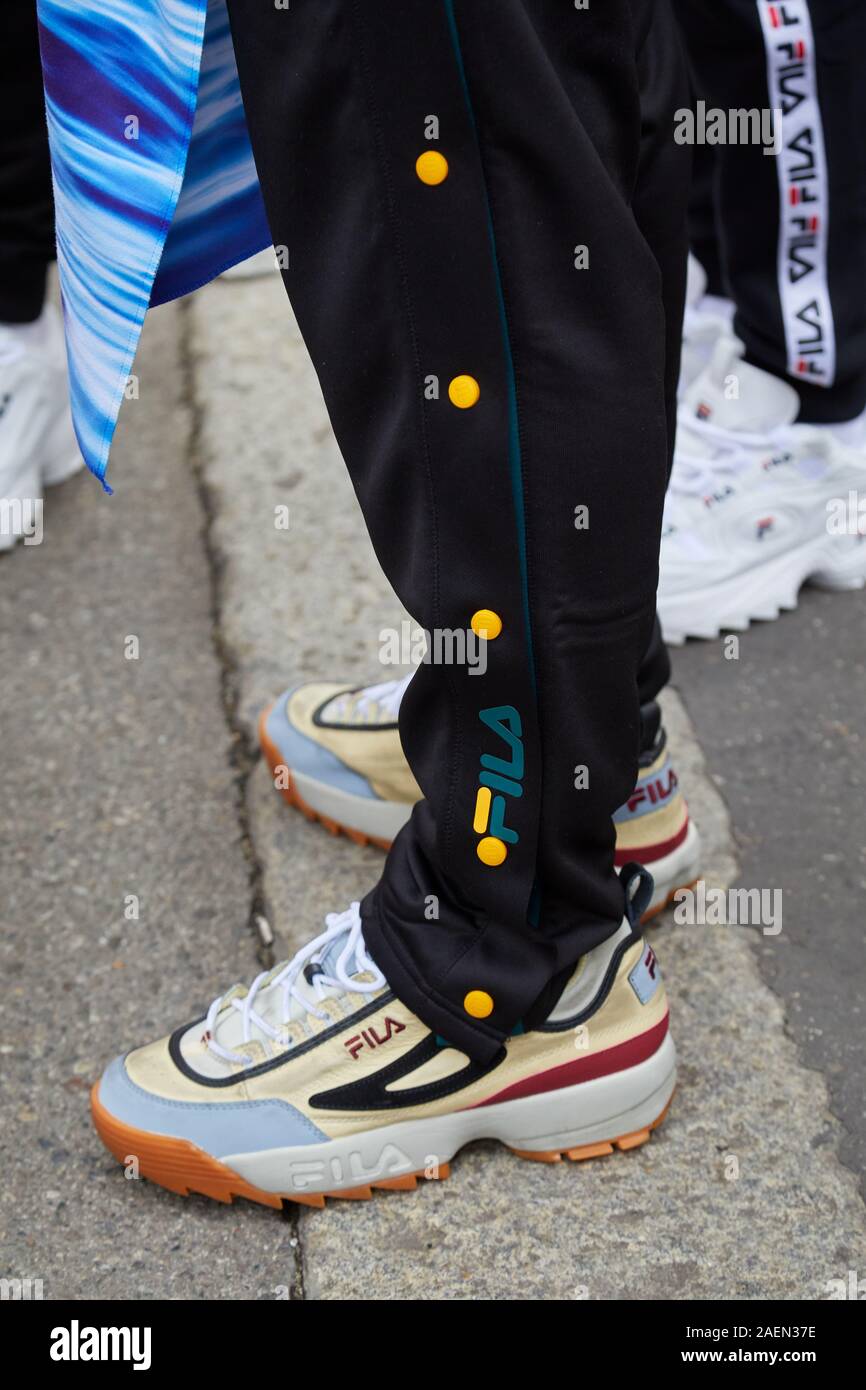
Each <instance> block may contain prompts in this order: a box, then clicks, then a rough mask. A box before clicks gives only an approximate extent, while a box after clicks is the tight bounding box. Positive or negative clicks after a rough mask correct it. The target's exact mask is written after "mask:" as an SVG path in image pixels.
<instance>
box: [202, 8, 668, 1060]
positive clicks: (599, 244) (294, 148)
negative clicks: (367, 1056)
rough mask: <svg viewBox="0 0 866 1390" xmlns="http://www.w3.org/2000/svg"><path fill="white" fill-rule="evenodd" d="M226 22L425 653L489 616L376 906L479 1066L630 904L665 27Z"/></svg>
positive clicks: (655, 387)
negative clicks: (616, 824) (482, 650)
mask: <svg viewBox="0 0 866 1390" xmlns="http://www.w3.org/2000/svg"><path fill="white" fill-rule="evenodd" d="M229 11H230V15H231V22H232V30H233V35H234V41H235V48H236V52H237V58H238V67H239V72H240V79H241V88H242V92H243V97H244V105H245V108H246V112H247V119H248V123H249V127H250V132H251V136H252V140H253V148H254V151H255V155H256V161H257V164H258V168H259V173H260V177H261V181H262V187H263V192H264V195H265V202H266V205H267V208H268V212H269V218H270V222H271V230H272V232H273V236H274V241H275V243H276V244H277V245H278V246H285V247H286V248H287V250H288V260H289V265H288V269H287V270H286V271H285V273H284V278H285V283H286V286H287V289H288V292H289V295H290V297H291V300H292V304H293V306H294V309H295V311H296V314H297V317H298V320H299V323H300V326H301V330H302V332H303V334H304V337H305V340H306V343H307V346H308V349H309V351H310V354H311V357H312V360H313V362H314V364H315V367H316V369H317V371H318V374H319V379H320V381H321V385H322V389H323V392H324V396H325V400H326V403H327V406H328V410H329V413H330V416H331V420H332V423H333V426H334V430H335V433H336V435H337V439H338V441H339V443H340V446H341V448H342V451H343V455H344V457H345V459H346V462H347V465H348V467H349V470H350V472H351V475H352V479H353V482H354V486H355V489H356V491H357V494H358V497H359V499H360V502H361V506H362V508H363V511H364V516H365V519H366V522H367V525H368V527H369V530H370V534H371V537H372V539H373V543H374V545H375V548H376V552H377V555H378V557H379V560H380V562H381V564H382V567H383V569H384V571H385V573H386V575H387V576H388V578H389V579H390V580H391V582H392V584H393V585H394V588H395V589H396V591H397V593H398V595H399V597H400V599H401V600H402V602H403V603H404V604H405V606H406V608H407V609H408V610H409V612H411V613H412V614H413V616H414V617H415V618H416V620H417V621H418V622H419V623H421V624H422V625H423V626H424V627H425V628H427V629H428V630H429V631H432V632H433V633H434V634H435V633H436V632H442V631H448V630H450V631H456V630H462V631H465V630H467V629H468V628H470V624H471V620H472V618H473V616H474V615H476V614H479V613H483V612H485V611H487V612H489V613H490V614H492V615H495V618H487V619H484V620H476V621H477V622H478V625H479V626H485V624H486V627H485V630H486V631H487V632H488V633H489V634H491V635H490V636H489V637H488V639H487V642H486V656H487V669H486V672H485V674H484V675H472V674H471V673H470V671H469V669H467V666H466V665H453V664H452V665H449V664H431V665H424V666H422V667H421V668H420V669H419V670H418V672H417V675H416V677H415V679H414V680H413V682H412V684H411V686H410V687H409V690H408V692H407V694H406V697H405V699H404V702H403V707H402V710H401V715H400V729H401V736H402V740H403V744H404V748H405V750H406V754H407V757H408V759H409V762H410V763H411V766H412V769H413V771H414V773H415V775H416V777H417V779H418V782H419V784H420V786H421V788H422V790H423V792H424V797H425V799H424V800H423V801H422V802H420V803H419V804H418V805H417V806H416V808H415V810H414V812H413V814H412V817H411V820H410V822H409V824H408V825H407V826H406V827H405V829H404V830H403V831H402V832H401V834H400V835H399V836H398V838H397V840H396V841H395V843H394V846H393V848H392V850H391V852H390V854H389V856H388V859H387V861H386V864H385V869H384V872H383V875H382V879H381V881H380V883H379V885H378V887H377V888H376V889H375V890H374V891H373V892H372V893H371V894H370V895H369V896H368V897H367V899H366V900H365V902H364V904H363V915H364V919H365V934H366V938H367V941H368V944H369V947H370V949H371V951H372V954H373V956H374V958H375V959H376V961H377V963H378V964H379V965H380V966H381V967H382V969H383V970H384V971H385V973H386V975H387V977H388V980H389V982H390V984H391V985H392V987H393V988H394V989H395V990H396V991H397V994H398V995H399V996H400V997H401V998H402V999H403V1000H404V1001H405V1002H406V1003H407V1004H408V1005H409V1006H410V1007H411V1008H413V1009H414V1010H415V1011H416V1012H417V1013H418V1014H419V1015H420V1017H421V1018H422V1019H424V1021H425V1022H426V1023H427V1024H428V1025H429V1026H430V1027H431V1028H432V1029H434V1031H436V1032H437V1033H439V1034H440V1035H442V1036H443V1037H444V1038H446V1039H447V1040H448V1041H449V1042H452V1043H454V1044H457V1045H459V1046H461V1047H463V1048H464V1049H465V1050H466V1051H467V1052H468V1053H470V1054H471V1055H473V1056H475V1057H477V1058H479V1059H483V1058H486V1057H489V1056H491V1055H493V1054H494V1053H495V1052H496V1051H497V1049H498V1048H499V1046H500V1045H501V1040H502V1039H503V1038H504V1037H505V1036H507V1035H508V1034H509V1033H510V1032H511V1031H512V1030H514V1029H515V1027H517V1026H519V1025H521V1024H524V1025H525V1024H527V1022H529V1023H531V1022H532V1020H533V1018H534V1017H535V1016H536V1015H537V1012H538V1011H539V1009H540V1008H542V1007H543V1006H544V1003H545V1001H549V1000H551V999H552V997H553V996H554V994H555V992H556V990H557V988H558V987H559V984H560V982H561V979H562V972H563V971H564V970H567V969H568V968H569V967H570V966H572V965H573V963H574V961H575V960H576V959H577V958H578V957H579V956H580V955H581V954H582V953H583V952H584V951H586V950H588V949H590V948H591V947H592V946H594V945H595V944H596V943H598V942H599V941H601V940H603V939H604V938H605V937H607V936H608V935H609V934H610V933H611V932H613V931H614V930H615V929H616V927H617V926H618V924H619V922H620V921H621V919H622V915H623V906H624V904H623V890H622V887H621V885H620V883H619V880H618V878H617V876H616V874H615V873H614V868H613V851H614V832H613V827H612V824H611V816H612V814H613V812H614V810H615V809H616V808H617V807H618V806H619V805H620V804H621V803H622V802H623V801H624V800H625V799H626V798H627V796H628V795H629V794H630V792H631V790H632V788H633V785H634V780H635V774H636V768H637V755H638V745H639V738H640V711H639V688H638V671H639V666H640V663H641V660H642V658H644V656H645V654H646V653H647V649H648V646H649V644H650V639H651V635H652V630H653V619H654V601H655V589H656V583H657V569H658V546H659V533H660V523H661V512H662V503H663V496H664V489H665V483H666V477H667V469H668V461H669V449H670V438H669V421H670V420H671V419H672V408H673V390H672V386H673V383H674V382H675V379H676V362H675V361H674V360H673V359H674V358H675V357H676V355H677V352H678V347H677V335H678V328H679V322H678V318H679V314H680V312H681V307H682V294H683V277H684V268H685V267H684V260H685V201H686V195H687V180H688V167H687V161H688V151H686V150H683V149H680V148H678V147H674V146H673V143H672V134H673V111H674V110H675V109H676V108H677V107H679V106H681V105H683V104H684V103H685V101H686V99H687V93H686V90H685V89H684V71H683V68H682V64H681V62H680V57H679V50H678V45H677V37H676V34H675V32H674V29H673V22H672V17H671V14H670V12H669V10H668V8H667V5H666V4H664V5H662V4H661V3H655V0H630V2H629V0H604V3H602V4H596V3H593V4H591V5H590V7H589V9H587V10H578V9H576V8H575V7H574V6H573V5H572V4H570V3H566V0H454V3H453V5H452V4H450V3H447V0H400V3H399V4H394V3H393V0H293V3H292V4H291V6H290V8H289V9H287V10H282V9H280V10H277V9H276V8H275V7H274V6H273V5H262V4H261V3H260V0H229ZM647 84H650V85H651V94H649V93H648V92H647V91H646V88H647ZM431 154H436V155H440V156H443V157H444V159H445V160H447V176H446V177H444V178H441V181H439V182H425V181H424V180H423V179H422V178H421V177H419V174H418V172H417V169H416V161H417V160H418V158H419V156H421V155H426V156H428V158H427V160H426V162H425V163H426V165H431V166H432V167H431V168H430V169H429V170H428V169H426V168H425V163H422V165H421V168H422V171H423V172H424V173H425V177H428V178H429V177H433V178H438V177H439V176H440V175H441V174H442V173H443V171H444V165H443V164H442V162H441V160H436V159H433V160H432V161H431V160H430V159H429V156H430V155H431ZM581 248H586V251H585V252H584V251H583V250H581ZM587 257H588V267H587V268H576V263H577V264H578V265H581V266H582V265H584V263H585V261H586V258H587ZM672 325H676V327H673V326H672ZM459 378H471V379H472V381H471V382H467V381H466V380H463V381H462V382H458V384H457V385H456V386H452V385H451V384H452V383H454V382H455V381H458V379H459ZM472 382H474V383H477V389H478V393H479V394H478V397H477V400H476V401H475V403H474V404H472V403H471V401H472V400H473V399H474V395H475V391H474V388H473V386H472ZM460 387H462V388H463V391H464V392H465V394H461V392H460V389H459V388H460ZM452 394H454V395H456V396H457V399H458V402H459V404H454V403H452V399H451V395H452ZM583 509H585V510H583ZM336 558H337V557H335V559H336ZM500 624H501V630H500V628H499V625H500ZM494 632H496V633H498V635H495V636H494V635H493V634H494ZM657 660H658V661H659V662H660V663H661V666H665V664H666V663H665V657H664V653H663V652H662V653H661V656H658V655H657ZM582 769H586V772H585V773H583V772H582ZM587 778H588V785H583V783H584V782H585V781H586V779H587ZM576 783H577V786H576ZM497 846H498V848H497ZM479 851H480V853H479ZM503 852H504V857H502V858H501V862H495V861H496V859H497V856H499V855H502V854H503ZM485 854H486V855H487V857H488V858H489V859H491V860H493V861H494V862H484V859H483V857H481V856H483V855H485Z"/></svg>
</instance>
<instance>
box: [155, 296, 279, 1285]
mask: <svg viewBox="0 0 866 1390" xmlns="http://www.w3.org/2000/svg"><path fill="white" fill-rule="evenodd" d="M178 310H179V319H180V354H181V363H182V366H181V372H182V380H181V401H182V403H183V407H184V409H185V410H186V412H187V420H188V429H187V437H186V450H185V453H186V463H187V466H188V467H189V470H190V472H191V474H192V476H193V479H194V480H195V486H196V491H197V493H198V498H199V503H200V506H201V516H202V526H201V543H202V547H203V550H204V554H205V559H206V562H207V567H208V574H209V578H210V633H211V642H212V645H213V650H214V654H215V656H216V660H217V665H218V669H219V677H220V697H221V700H222V707H223V712H224V715H225V721H226V724H227V726H228V731H229V749H228V761H229V766H230V768H231V772H232V781H233V786H234V801H235V814H236V816H237V821H238V829H239V832H240V841H241V846H242V850H243V854H244V859H245V861H246V865H247V873H248V877H249V895H250V896H249V914H248V918H247V926H248V929H249V932H250V934H251V936H252V937H253V940H254V942H255V948H256V957H257V959H258V961H259V964H260V965H261V967H262V969H265V970H269V969H270V968H271V967H272V966H273V964H274V959H273V955H274V953H273V945H269V944H266V943H265V942H264V941H263V939H262V936H261V934H260V932H259V928H258V925H257V919H258V918H259V917H260V916H261V917H266V912H265V892H264V865H263V863H262V859H261V857H260V855H259V853H258V851H257V849H256V844H255V839H254V837H253V833H252V825H251V821H250V813H249V798H248V789H249V780H250V777H251V775H252V772H253V769H254V768H255V766H256V764H257V763H258V762H259V760H260V758H261V753H260V751H259V749H258V747H257V745H256V744H255V742H254V741H253V739H252V738H251V737H250V736H249V734H248V733H247V731H246V729H245V727H244V725H243V723H242V721H241V718H240V713H239V705H240V698H239V696H240V672H239V668H238V663H237V660H236V658H235V655H234V652H233V650H232V647H231V645H230V643H229V642H228V640H227V639H226V636H225V633H224V632H223V627H222V612H223V596H224V590H225V574H226V562H225V560H224V558H223V556H222V554H221V552H220V550H219V547H218V545H217V543H216V541H215V525H216V521H217V517H218V508H217V503H216V499H215V494H214V489H213V488H212V487H211V486H210V484H209V483H208V479H207V475H206V470H205V464H204V445H203V433H204V406H203V403H202V401H201V399H200V397H199V394H198V390H197V379H196V350H195V311H194V307H193V302H192V299H191V298H187V299H184V300H182V301H181V303H180V304H179V306H178ZM283 1219H284V1221H285V1222H286V1224H287V1225H288V1226H289V1227H290V1229H291V1233H292V1234H291V1238H290V1242H289V1248H290V1249H291V1251H292V1254H293V1262H292V1263H293V1268H292V1278H291V1281H290V1285H289V1297H290V1299H292V1300H296V1299H297V1300H302V1299H304V1298H305V1296H306V1295H305V1291H304V1264H303V1252H302V1249H301V1232H300V1219H299V1213H298V1210H297V1207H296V1205H295V1204H294V1203H287V1204H286V1205H285V1208H284V1217H283Z"/></svg>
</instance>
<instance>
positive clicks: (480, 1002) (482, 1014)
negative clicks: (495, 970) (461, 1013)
mask: <svg viewBox="0 0 866 1390" xmlns="http://www.w3.org/2000/svg"><path fill="white" fill-rule="evenodd" d="M463 1007H464V1009H465V1010H466V1012H467V1013H468V1014H469V1015H470V1017H471V1018H489V1017H490V1015H491V1014H492V1013H493V1000H492V999H491V997H490V995H489V994H488V993H487V991H486V990H484V989H470V991H469V993H468V994H467V996H466V998H465V999H464V1000H463Z"/></svg>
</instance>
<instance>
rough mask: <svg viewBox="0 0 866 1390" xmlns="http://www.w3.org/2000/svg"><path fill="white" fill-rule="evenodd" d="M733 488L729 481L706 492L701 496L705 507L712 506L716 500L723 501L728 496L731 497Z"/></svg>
mask: <svg viewBox="0 0 866 1390" xmlns="http://www.w3.org/2000/svg"><path fill="white" fill-rule="evenodd" d="M733 495H734V489H733V488H732V487H731V485H730V483H728V485H727V486H726V487H722V488H719V489H718V490H717V491H716V492H707V493H705V494H704V496H703V497H702V498H701V501H702V502H703V504H704V506H705V507H714V506H715V505H716V503H717V502H724V501H726V500H727V498H729V497H733Z"/></svg>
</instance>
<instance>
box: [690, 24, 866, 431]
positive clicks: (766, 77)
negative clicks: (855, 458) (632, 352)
mask: <svg viewBox="0 0 866 1390" xmlns="http://www.w3.org/2000/svg"><path fill="white" fill-rule="evenodd" d="M676 12H677V15H678V18H679V20H680V23H681V25H682V28H683V32H684V34H685V38H686V43H687V48H688V53H689V58H690V61H691V66H692V71H693V74H694V80H695V91H696V96H697V97H699V98H701V99H703V100H704V101H706V103H707V104H708V106H709V107H712V108H719V109H722V110H725V111H728V110H730V109H732V108H733V109H744V110H749V109H753V108H757V109H760V108H769V109H778V110H781V112H782V113H783V114H782V120H781V135H782V148H781V152H780V154H779V156H778V157H777V158H774V157H770V156H767V155H764V154H763V152H762V149H761V147H760V145H757V144H728V145H716V146H712V147H711V146H705V147H704V148H703V149H702V150H701V157H700V160H699V164H698V169H699V178H698V180H697V182H696V184H695V193H694V199H693V207H692V213H691V221H692V245H693V247H694V250H695V252H696V254H697V256H698V258H699V259H700V260H702V261H703V262H704V264H705V265H706V267H707V270H708V273H709V277H710V288H711V289H712V290H713V291H714V292H715V293H718V294H728V295H729V296H730V297H731V298H732V299H733V301H734V303H735V305H736V309H737V314H736V319H735V323H734V327H735V330H736V332H737V334H738V335H739V336H740V337H741V338H742V339H743V341H744V342H745V344H746V351H747V356H748V357H749V359H750V360H751V361H753V362H755V363H756V364H757V365H758V366H760V367H765V368H766V369H768V370H769V371H772V372H774V373H775V374H776V375H778V376H783V375H784V376H788V377H789V378H790V380H791V382H792V384H793V385H794V386H796V388H797V390H798V391H799V393H800V398H801V415H800V418H801V419H803V420H810V421H813V422H822V421H825V422H831V421H837V420H847V419H851V418H852V417H853V416H854V415H858V414H859V413H860V411H861V410H863V409H864V407H866V74H864V69H863V53H864V50H866V4H864V3H863V0H784V2H783V0H779V3H775V2H774V0H677V3H676Z"/></svg>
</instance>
